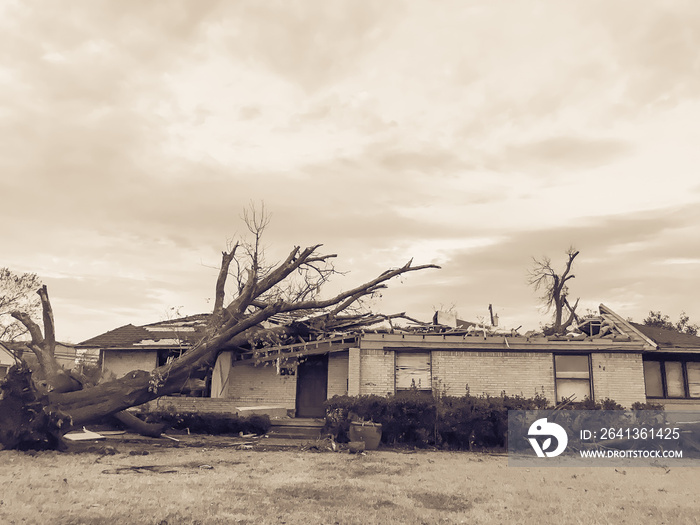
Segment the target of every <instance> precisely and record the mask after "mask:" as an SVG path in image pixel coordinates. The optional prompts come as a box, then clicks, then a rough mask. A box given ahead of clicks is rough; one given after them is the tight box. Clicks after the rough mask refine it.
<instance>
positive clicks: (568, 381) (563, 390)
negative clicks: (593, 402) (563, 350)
mask: <svg viewBox="0 0 700 525" xmlns="http://www.w3.org/2000/svg"><path fill="white" fill-rule="evenodd" d="M554 371H555V374H556V386H557V400H558V401H561V400H562V399H565V398H569V397H571V396H574V397H573V400H574V401H583V400H584V398H586V397H588V398H590V397H591V381H590V367H589V366H588V356H587V355H556V356H554Z"/></svg>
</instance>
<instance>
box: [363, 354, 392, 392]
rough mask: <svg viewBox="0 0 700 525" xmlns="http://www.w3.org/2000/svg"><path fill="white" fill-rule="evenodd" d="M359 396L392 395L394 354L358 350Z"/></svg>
mask: <svg viewBox="0 0 700 525" xmlns="http://www.w3.org/2000/svg"><path fill="white" fill-rule="evenodd" d="M360 352H361V355H360V392H359V393H360V394H361V395H369V394H376V395H379V396H386V395H387V394H393V393H394V352H393V351H388V350H371V349H368V350H365V349H362V350H360Z"/></svg>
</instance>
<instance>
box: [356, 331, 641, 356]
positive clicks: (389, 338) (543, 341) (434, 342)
mask: <svg viewBox="0 0 700 525" xmlns="http://www.w3.org/2000/svg"><path fill="white" fill-rule="evenodd" d="M361 348H383V349H384V350H394V349H396V350H398V349H434V350H464V351H476V352H478V351H492V352H591V351H598V352H641V351H644V350H645V349H646V348H647V345H646V344H645V343H644V342H642V341H634V340H627V341H620V340H613V339H606V338H595V337H587V338H586V339H583V340H570V339H561V340H550V339H549V338H546V337H525V336H514V337H508V336H503V335H488V336H486V337H484V336H463V335H461V336H460V335H447V334H444V335H441V334H421V335H412V334H411V335H409V334H364V335H363V336H362V341H361Z"/></svg>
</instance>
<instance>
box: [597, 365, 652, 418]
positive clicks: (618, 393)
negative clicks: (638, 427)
mask: <svg viewBox="0 0 700 525" xmlns="http://www.w3.org/2000/svg"><path fill="white" fill-rule="evenodd" d="M591 369H592V372H593V397H594V398H595V400H596V401H602V400H603V399H605V398H610V399H614V400H615V401H616V402H617V403H619V404H621V405H622V406H624V407H625V408H630V406H631V405H632V403H635V402H637V401H639V402H640V403H644V402H645V401H646V393H645V390H644V368H643V365H642V354H612V353H594V354H591Z"/></svg>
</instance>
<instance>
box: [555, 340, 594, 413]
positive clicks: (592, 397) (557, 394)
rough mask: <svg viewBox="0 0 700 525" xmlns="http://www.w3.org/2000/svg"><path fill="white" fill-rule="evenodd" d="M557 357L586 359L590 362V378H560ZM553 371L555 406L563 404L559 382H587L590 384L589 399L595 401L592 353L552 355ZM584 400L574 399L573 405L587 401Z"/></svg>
mask: <svg viewBox="0 0 700 525" xmlns="http://www.w3.org/2000/svg"><path fill="white" fill-rule="evenodd" d="M557 357H585V358H587V361H588V377H587V378H585V379H584V378H571V377H559V376H558V374H557ZM552 369H553V375H554V399H555V404H557V403H561V401H562V400H561V399H560V398H559V385H558V383H559V380H567V379H568V380H572V379H574V380H580V381H581V382H583V381H586V382H587V383H588V399H590V400H593V399H595V397H594V391H593V368H592V366H591V354H590V353H568V352H567V353H553V354H552ZM585 400H586V399H585V397H584V399H574V400H573V403H580V402H582V401H585Z"/></svg>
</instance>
